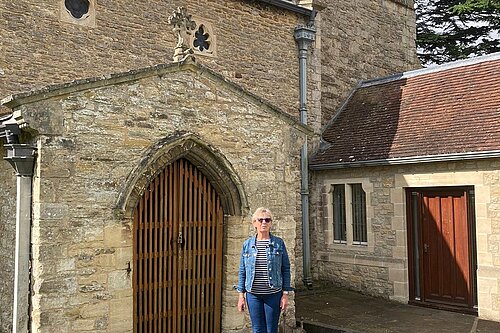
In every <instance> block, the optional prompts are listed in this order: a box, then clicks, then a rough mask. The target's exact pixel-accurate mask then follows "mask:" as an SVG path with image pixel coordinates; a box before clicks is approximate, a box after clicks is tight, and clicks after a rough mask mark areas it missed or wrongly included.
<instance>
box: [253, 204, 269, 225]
mask: <svg viewBox="0 0 500 333" xmlns="http://www.w3.org/2000/svg"><path fill="white" fill-rule="evenodd" d="M262 213H267V214H268V215H269V217H270V218H271V220H272V219H273V213H272V212H271V210H270V209H269V208H266V207H259V208H257V209H256V210H255V212H254V213H253V215H252V222H255V221H256V220H257V215H260V214H262Z"/></svg>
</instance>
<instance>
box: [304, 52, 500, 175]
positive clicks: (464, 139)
mask: <svg viewBox="0 0 500 333" xmlns="http://www.w3.org/2000/svg"><path fill="white" fill-rule="evenodd" d="M323 140H325V141H326V142H327V145H326V146H327V147H326V148H324V149H321V150H319V151H318V152H317V153H316V154H315V155H314V156H313V157H312V158H311V160H310V165H311V168H313V169H314V168H317V169H319V168H321V167H324V168H328V167H341V166H351V165H356V164H363V163H364V164H369V163H370V162H371V163H373V164H376V163H375V162H377V161H378V162H379V163H380V164H384V163H391V162H392V163H397V162H398V160H399V161H411V160H412V161H413V162H415V161H425V160H426V159H427V160H431V159H433V160H439V159H442V160H445V159H449V157H450V156H455V158H457V159H458V158H467V156H474V154H476V155H477V156H479V155H481V154H482V156H488V154H489V153H492V152H493V153H495V154H496V153H498V154H497V155H495V156H500V53H496V54H494V55H490V56H485V57H478V58H476V59H473V60H469V61H462V62H457V63H450V64H448V65H444V66H438V67H435V68H428V69H423V70H417V71H413V72H407V73H404V74H401V75H399V76H394V77H388V78H383V79H379V80H374V81H366V82H362V83H361V84H360V85H359V87H358V88H357V89H356V90H355V91H354V93H353V94H352V96H351V97H350V99H349V100H348V101H347V102H346V104H345V105H344V107H343V108H342V109H341V110H340V112H339V114H338V116H337V117H336V118H335V119H333V120H332V122H331V123H330V124H329V125H328V126H327V128H326V129H325V131H324V132H323ZM478 153H479V154H478Z"/></svg>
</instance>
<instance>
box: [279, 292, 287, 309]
mask: <svg viewBox="0 0 500 333" xmlns="http://www.w3.org/2000/svg"><path fill="white" fill-rule="evenodd" d="M287 306H288V295H287V294H283V296H281V302H280V309H281V311H285V310H286V307H287Z"/></svg>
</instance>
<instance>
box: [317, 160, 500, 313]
mask: <svg viewBox="0 0 500 333" xmlns="http://www.w3.org/2000/svg"><path fill="white" fill-rule="evenodd" d="M314 177H315V179H316V180H317V183H316V186H315V188H314V191H313V193H312V196H311V202H313V203H314V204H312V206H311V216H313V219H312V221H311V222H312V229H313V236H312V241H313V254H312V257H313V260H316V262H317V265H316V266H315V269H314V277H315V278H316V279H318V280H327V281H330V282H331V283H335V284H337V285H340V286H344V287H347V288H350V289H354V290H357V291H361V292H363V293H365V294H369V295H374V296H379V297H384V298H390V299H393V300H396V301H400V302H407V301H408V298H409V291H408V288H409V286H408V258H407V256H408V255H407V247H406V244H407V230H406V203H405V188H407V187H432V186H474V190H475V210H476V243H477V265H478V270H477V294H478V303H479V304H478V306H479V308H478V309H479V310H478V311H479V316H480V317H481V318H484V319H489V320H495V321H500V311H498V309H499V304H500V303H499V302H500V293H499V290H498V286H499V283H500V279H499V277H500V259H499V258H500V250H499V249H500V246H499V244H500V242H499V239H500V205H499V203H500V161H499V160H498V159H490V160H478V161H463V162H447V163H423V164H420V165H418V164H415V165H401V166H394V167H370V168H352V169H343V170H331V171H321V172H315V173H314ZM339 179H343V180H346V181H347V182H352V183H354V182H359V180H360V179H365V180H367V181H369V183H371V184H372V188H369V189H368V190H367V191H366V192H367V199H366V200H367V210H368V213H367V216H368V219H369V221H368V244H367V246H366V247H360V246H349V245H348V244H347V245H346V244H334V243H333V242H332V240H331V238H329V230H330V229H331V228H330V224H331V223H332V220H331V217H329V216H328V215H329V212H328V205H329V204H330V203H329V202H328V198H327V196H328V194H327V192H328V189H327V188H328V187H329V184H331V183H333V182H336V181H338V180H339ZM349 180H350V181H349ZM363 187H364V188H365V186H363ZM371 211H372V212H371Z"/></svg>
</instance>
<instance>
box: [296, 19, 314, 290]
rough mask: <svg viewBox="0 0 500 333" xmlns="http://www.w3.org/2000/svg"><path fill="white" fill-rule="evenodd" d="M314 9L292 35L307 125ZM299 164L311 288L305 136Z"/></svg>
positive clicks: (304, 245) (302, 114) (305, 263)
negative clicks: (297, 58) (296, 53)
mask: <svg viewBox="0 0 500 333" xmlns="http://www.w3.org/2000/svg"><path fill="white" fill-rule="evenodd" d="M314 16H315V11H313V12H312V14H311V20H310V21H309V23H308V24H307V26H298V27H296V28H295V33H294V37H295V40H296V41H297V44H298V46H299V111H300V122H301V123H302V124H304V125H307V49H308V47H309V45H310V44H311V43H312V42H313V41H314V40H315V38H316V29H315V28H314ZM300 165H301V189H300V194H301V203H302V253H303V275H304V276H303V281H304V284H305V285H306V287H307V288H309V289H311V288H312V277H311V242H310V236H309V165H308V153H307V137H306V139H305V142H304V144H303V146H302V150H301V151H300Z"/></svg>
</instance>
